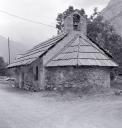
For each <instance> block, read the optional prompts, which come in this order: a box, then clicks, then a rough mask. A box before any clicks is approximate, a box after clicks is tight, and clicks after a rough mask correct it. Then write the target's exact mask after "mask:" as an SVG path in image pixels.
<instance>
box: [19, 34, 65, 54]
mask: <svg viewBox="0 0 122 128" xmlns="http://www.w3.org/2000/svg"><path fill="white" fill-rule="evenodd" d="M65 35H66V33H62V34H60V35H57V36H55V37H53V38H52V39H48V40H46V41H44V42H42V43H40V44H38V45H36V46H34V47H33V48H31V49H30V50H28V51H26V52H25V53H23V54H22V55H24V54H28V53H29V52H32V51H33V50H37V49H39V48H40V47H41V46H43V45H44V44H46V43H51V42H52V41H55V40H58V39H60V38H62V37H63V36H65Z"/></svg>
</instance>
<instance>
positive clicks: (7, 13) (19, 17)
mask: <svg viewBox="0 0 122 128" xmlns="http://www.w3.org/2000/svg"><path fill="white" fill-rule="evenodd" d="M0 12H1V13H4V14H6V15H9V16H12V17H14V18H17V19H20V20H24V21H27V22H31V23H34V24H41V25H44V26H48V27H51V28H55V27H54V26H52V25H49V24H44V23H42V22H39V21H35V20H31V19H27V18H25V17H21V16H17V15H14V14H12V13H9V12H6V11H3V10H0ZM55 29H56V28H55Z"/></svg>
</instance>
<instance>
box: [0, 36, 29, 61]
mask: <svg viewBox="0 0 122 128" xmlns="http://www.w3.org/2000/svg"><path fill="white" fill-rule="evenodd" d="M10 50H11V62H12V61H13V60H14V59H15V57H16V56H17V54H20V53H23V52H24V51H25V50H27V47H25V45H24V44H22V43H19V42H15V41H12V40H10ZM0 56H2V57H4V59H5V61H6V62H8V40H7V38H5V37H3V36H0Z"/></svg>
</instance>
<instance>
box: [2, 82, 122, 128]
mask: <svg viewBox="0 0 122 128" xmlns="http://www.w3.org/2000/svg"><path fill="white" fill-rule="evenodd" d="M0 128H122V96H115V95H112V94H110V95H96V96H84V97H77V96H75V95H73V94H67V95H63V96H61V95H60V94H58V95H57V94H55V93H49V92H38V93H31V92H26V91H22V90H20V89H16V88H12V87H10V86H9V85H8V84H0Z"/></svg>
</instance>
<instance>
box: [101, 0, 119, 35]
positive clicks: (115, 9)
mask: <svg viewBox="0 0 122 128" xmlns="http://www.w3.org/2000/svg"><path fill="white" fill-rule="evenodd" d="M102 13H103V16H104V18H105V19H106V20H108V21H110V22H111V24H112V25H113V26H114V28H115V30H116V31H117V32H118V34H120V35H121V36H122V0H110V2H109V4H108V6H107V7H106V8H105V9H104V10H103V12H102Z"/></svg>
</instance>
